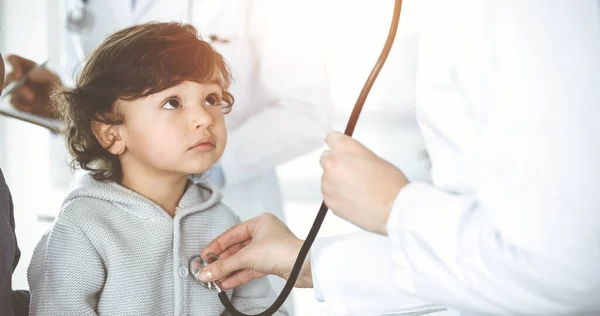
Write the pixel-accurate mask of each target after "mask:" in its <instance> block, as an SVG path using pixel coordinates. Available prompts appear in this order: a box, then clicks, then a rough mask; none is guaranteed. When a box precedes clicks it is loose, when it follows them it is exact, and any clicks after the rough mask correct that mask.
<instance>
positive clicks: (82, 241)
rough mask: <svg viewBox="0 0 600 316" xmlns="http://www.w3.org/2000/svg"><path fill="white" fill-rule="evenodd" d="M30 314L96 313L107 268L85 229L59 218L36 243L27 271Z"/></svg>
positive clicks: (89, 315)
mask: <svg viewBox="0 0 600 316" xmlns="http://www.w3.org/2000/svg"><path fill="white" fill-rule="evenodd" d="M27 279H28V282H29V288H30V291H31V303H30V307H29V308H30V315H57V316H58V315H88V316H94V315H96V307H97V304H98V298H99V293H100V292H101V290H102V288H103V286H104V279H105V271H104V267H103V264H102V262H101V260H100V257H99V255H98V253H97V252H96V250H95V249H94V248H93V247H92V245H91V243H90V242H89V240H88V239H87V237H86V236H85V235H84V234H83V232H82V231H81V230H80V229H79V228H77V227H75V226H74V225H72V224H70V223H68V222H66V221H64V220H63V219H61V218H59V219H57V221H56V222H55V224H54V227H53V228H52V230H51V231H49V232H48V233H46V234H45V235H44V236H43V237H42V239H41V240H40V242H39V243H38V245H37V246H36V248H35V250H34V253H33V257H32V259H31V263H30V265H29V268H28V271H27Z"/></svg>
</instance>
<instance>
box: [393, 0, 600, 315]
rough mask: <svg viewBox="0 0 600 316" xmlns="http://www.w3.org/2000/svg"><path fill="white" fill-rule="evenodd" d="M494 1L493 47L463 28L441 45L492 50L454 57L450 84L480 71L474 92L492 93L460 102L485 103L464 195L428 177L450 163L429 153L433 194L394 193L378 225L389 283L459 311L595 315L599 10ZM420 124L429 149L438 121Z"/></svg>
mask: <svg viewBox="0 0 600 316" xmlns="http://www.w3.org/2000/svg"><path fill="white" fill-rule="evenodd" d="M495 4H496V5H495V7H493V8H489V9H491V10H489V12H491V16H490V17H491V19H489V20H486V21H492V22H490V23H492V24H490V25H488V26H490V27H488V28H487V32H488V34H489V35H490V36H491V41H490V42H484V41H481V42H477V43H475V42H474V41H473V42H471V38H468V33H464V30H462V31H459V32H456V33H457V34H463V33H464V34H467V36H465V37H463V38H460V37H457V38H454V39H456V40H452V41H451V42H452V43H460V44H459V45H464V46H462V48H461V49H464V51H463V52H464V53H468V52H469V50H470V49H473V48H474V47H475V48H477V47H483V48H485V47H487V48H491V49H492V51H493V54H492V56H493V63H492V64H491V65H492V68H491V69H482V68H479V69H475V68H476V67H470V68H467V67H466V65H470V64H471V62H476V60H474V58H471V59H470V60H468V58H462V59H461V57H462V56H464V55H461V54H456V55H455V56H454V57H456V59H455V60H456V61H458V62H457V63H456V64H455V68H454V73H455V79H456V80H458V81H459V82H460V83H461V85H462V87H463V88H464V87H465V86H467V87H468V85H469V75H470V74H471V75H472V74H474V73H477V71H484V72H487V73H488V74H489V76H482V77H475V79H478V78H483V79H484V80H488V79H490V81H489V83H490V85H489V86H487V87H486V88H485V90H487V91H485V92H487V93H488V94H487V95H488V96H491V98H479V99H478V98H477V97H475V96H476V94H475V93H472V94H467V96H468V97H465V100H466V101H471V102H473V101H474V100H475V101H480V102H486V103H487V105H485V104H486V103H483V104H482V105H485V106H483V107H480V108H478V109H477V110H476V111H472V112H471V113H473V117H475V118H477V120H476V121H475V122H476V123H475V124H474V126H475V128H474V129H473V133H475V134H476V135H475V137H474V138H473V139H472V147H471V148H472V149H470V150H468V151H465V152H463V153H461V154H462V155H464V157H465V158H464V159H465V161H467V166H468V167H467V168H465V169H462V170H463V171H465V172H464V173H462V174H461V175H460V176H461V177H463V179H465V180H466V181H467V183H469V184H470V186H469V188H468V189H456V188H454V189H453V187H452V185H451V184H450V182H444V181H437V180H438V179H437V178H438V177H437V175H439V174H442V172H443V171H442V170H441V169H439V168H444V163H447V162H448V161H451V160H452V159H453V157H451V156H449V155H446V156H445V157H436V156H435V155H433V156H432V157H433V158H434V160H433V163H432V166H433V172H434V174H433V179H434V183H436V186H433V185H430V184H425V183H418V182H415V183H411V184H409V185H408V186H406V187H404V188H403V189H401V190H400V193H399V195H398V196H397V198H396V200H395V203H394V205H393V208H392V211H391V214H390V217H389V220H388V226H387V228H388V235H389V240H390V242H391V244H392V247H391V249H392V258H393V262H394V269H395V275H396V281H397V282H396V283H397V285H398V286H399V287H400V288H401V289H402V290H404V291H406V292H409V293H413V294H414V295H416V296H418V297H420V298H423V299H427V300H431V301H434V302H438V303H441V304H444V305H446V306H449V307H453V308H456V309H458V310H461V311H467V312H468V311H473V312H475V313H489V314H494V315H567V314H568V315H575V314H576V315H592V314H594V315H595V314H598V313H599V311H600V300H598V291H599V290H600V269H599V268H598V267H600V250H599V249H600V248H599V247H598V245H599V244H598V241H599V240H600V220H599V217H598V216H599V215H598V214H599V213H598V210H599V206H600V195H599V194H598V184H599V182H598V178H599V177H598V176H599V175H600V164H598V161H599V159H600V147H599V146H598V145H597V144H598V143H599V142H600V139H599V137H600V128H599V126H600V125H598V122H597V121H598V117H600V108H599V107H598V104H600V90H599V89H598V82H600V68H599V66H600V64H599V63H598V56H600V42H599V41H598V39H599V38H600V19H599V17H598V9H599V7H598V2H597V1H580V2H565V1H560V2H547V1H531V2H526V3H525V2H523V1H502V2H497V3H495ZM464 16H466V13H465V15H463V17H464ZM465 20H466V19H465V18H463V19H462V20H461V21H465ZM456 25H459V26H461V27H464V26H465V25H466V26H467V28H471V29H473V28H472V27H473V26H474V25H470V24H469V23H468V22H464V23H463V24H456ZM488 43H490V45H489V46H486V45H487V44H488ZM485 51H486V50H485V49H483V50H480V52H485ZM466 56H469V55H466ZM480 57H481V58H482V59H485V58H486V55H480ZM476 64H477V63H475V65H476ZM471 82H473V81H471ZM448 91H449V90H448V86H441V88H440V89H438V92H439V93H440V95H439V97H438V98H437V100H438V101H439V102H440V103H441V104H445V105H446V106H454V105H453V104H450V103H448V102H450V101H449V100H453V98H451V97H450V96H448ZM470 92H474V91H473V90H470ZM478 92H481V90H480V91H478ZM432 93H436V92H432ZM442 96H445V97H442ZM469 97H471V98H474V99H469ZM428 98H436V97H435V95H429V96H428ZM444 102H445V103H444ZM441 110H443V109H442V108H440V111H441ZM421 119H422V120H421V122H422V129H423V132H424V134H425V135H426V136H428V137H426V141H427V140H431V139H434V138H435V137H434V136H435V135H440V134H442V132H441V130H440V128H443V126H440V125H439V124H438V125H435V124H433V122H428V118H427V116H422V117H421ZM453 145H454V144H453V143H451V142H444V141H443V140H439V139H438V140H437V141H435V142H429V143H428V146H430V147H431V148H433V149H435V148H440V146H445V147H444V148H452V146H453ZM435 158H438V159H437V160H436V159H435ZM436 162H437V165H436ZM447 166H448V165H446V167H447ZM450 166H452V164H450ZM446 169H450V168H446ZM453 172H454V170H446V173H450V174H452V173H453ZM457 177H458V175H457ZM445 179H448V178H447V177H446V178H445ZM459 192H460V193H459Z"/></svg>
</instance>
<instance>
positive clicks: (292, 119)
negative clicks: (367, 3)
mask: <svg viewBox="0 0 600 316" xmlns="http://www.w3.org/2000/svg"><path fill="white" fill-rule="evenodd" d="M309 6H310V4H305V3H303V2H302V1H285V2H281V1H272V0H257V1H254V6H253V8H252V14H251V23H250V27H249V30H248V32H249V36H250V38H251V39H252V45H253V47H254V48H255V51H254V52H253V53H254V54H255V55H256V57H257V58H258V63H257V64H256V65H251V66H250V67H254V68H255V70H256V76H255V77H256V80H257V83H256V84H258V85H260V86H261V88H262V89H259V90H260V91H262V92H264V93H265V98H262V99H263V100H264V102H266V103H267V105H266V106H265V107H260V108H261V110H260V111H259V112H256V113H252V115H251V116H249V117H248V118H246V120H245V121H244V122H243V123H242V124H241V125H240V126H239V127H238V128H237V129H235V130H232V131H230V132H229V135H228V143H227V150H225V153H224V155H223V157H222V158H221V160H220V162H221V165H222V167H223V172H224V176H225V183H226V184H234V183H237V182H239V181H244V180H246V179H248V178H252V177H253V176H255V175H257V174H260V173H261V172H264V171H266V170H270V169H272V168H273V167H275V166H277V165H279V164H281V163H284V162H286V161H289V160H291V159H293V158H296V157H298V156H300V155H302V154H306V153H308V152H310V151H311V150H313V149H316V148H317V147H318V146H319V145H321V144H322V142H323V138H324V137H325V135H326V133H327V131H328V130H329V129H330V127H331V125H332V121H333V114H334V109H333V104H332V102H331V100H330V99H329V92H328V87H327V81H326V75H325V62H324V55H323V51H322V45H321V44H320V41H321V39H320V35H321V34H320V33H321V32H319V30H318V23H317V22H316V21H315V20H319V14H318V11H317V12H312V11H311V12H310V13H311V14H313V15H314V16H313V17H312V18H311V21H310V22H309V23H307V21H306V17H305V16H299V12H307V11H310V10H307V8H308V7H309ZM244 102H253V100H242V99H236V104H235V105H234V109H233V111H235V108H236V107H246V106H249V107H250V108H257V107H256V106H254V105H249V104H244ZM241 157H243V158H241ZM240 158H241V159H240Z"/></svg>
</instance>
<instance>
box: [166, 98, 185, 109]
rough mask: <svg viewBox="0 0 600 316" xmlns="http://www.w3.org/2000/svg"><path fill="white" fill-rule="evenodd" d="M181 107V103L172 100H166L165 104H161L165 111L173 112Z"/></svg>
mask: <svg viewBox="0 0 600 316" xmlns="http://www.w3.org/2000/svg"><path fill="white" fill-rule="evenodd" d="M180 107H181V102H179V100H177V99H175V98H172V99H169V100H167V102H165V104H163V109H167V110H174V109H178V108H180Z"/></svg>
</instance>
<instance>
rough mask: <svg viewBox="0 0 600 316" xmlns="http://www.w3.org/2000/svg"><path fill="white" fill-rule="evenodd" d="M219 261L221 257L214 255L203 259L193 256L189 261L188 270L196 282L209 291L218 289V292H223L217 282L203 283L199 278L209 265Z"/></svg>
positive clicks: (210, 254)
mask: <svg viewBox="0 0 600 316" xmlns="http://www.w3.org/2000/svg"><path fill="white" fill-rule="evenodd" d="M217 260H219V256H217V255H215V254H212V253H209V254H208V255H207V256H206V257H204V258H202V257H200V256H193V257H191V258H190V260H189V261H188V269H189V271H190V275H191V276H192V278H193V279H194V281H196V282H197V283H198V284H200V285H202V286H204V287H205V288H207V289H209V290H214V289H216V290H217V291H219V292H221V291H222V290H221V287H219V284H218V282H216V281H214V282H202V281H200V278H199V275H200V271H201V270H202V269H203V268H204V267H206V266H207V265H209V264H211V263H213V262H215V261H217Z"/></svg>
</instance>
